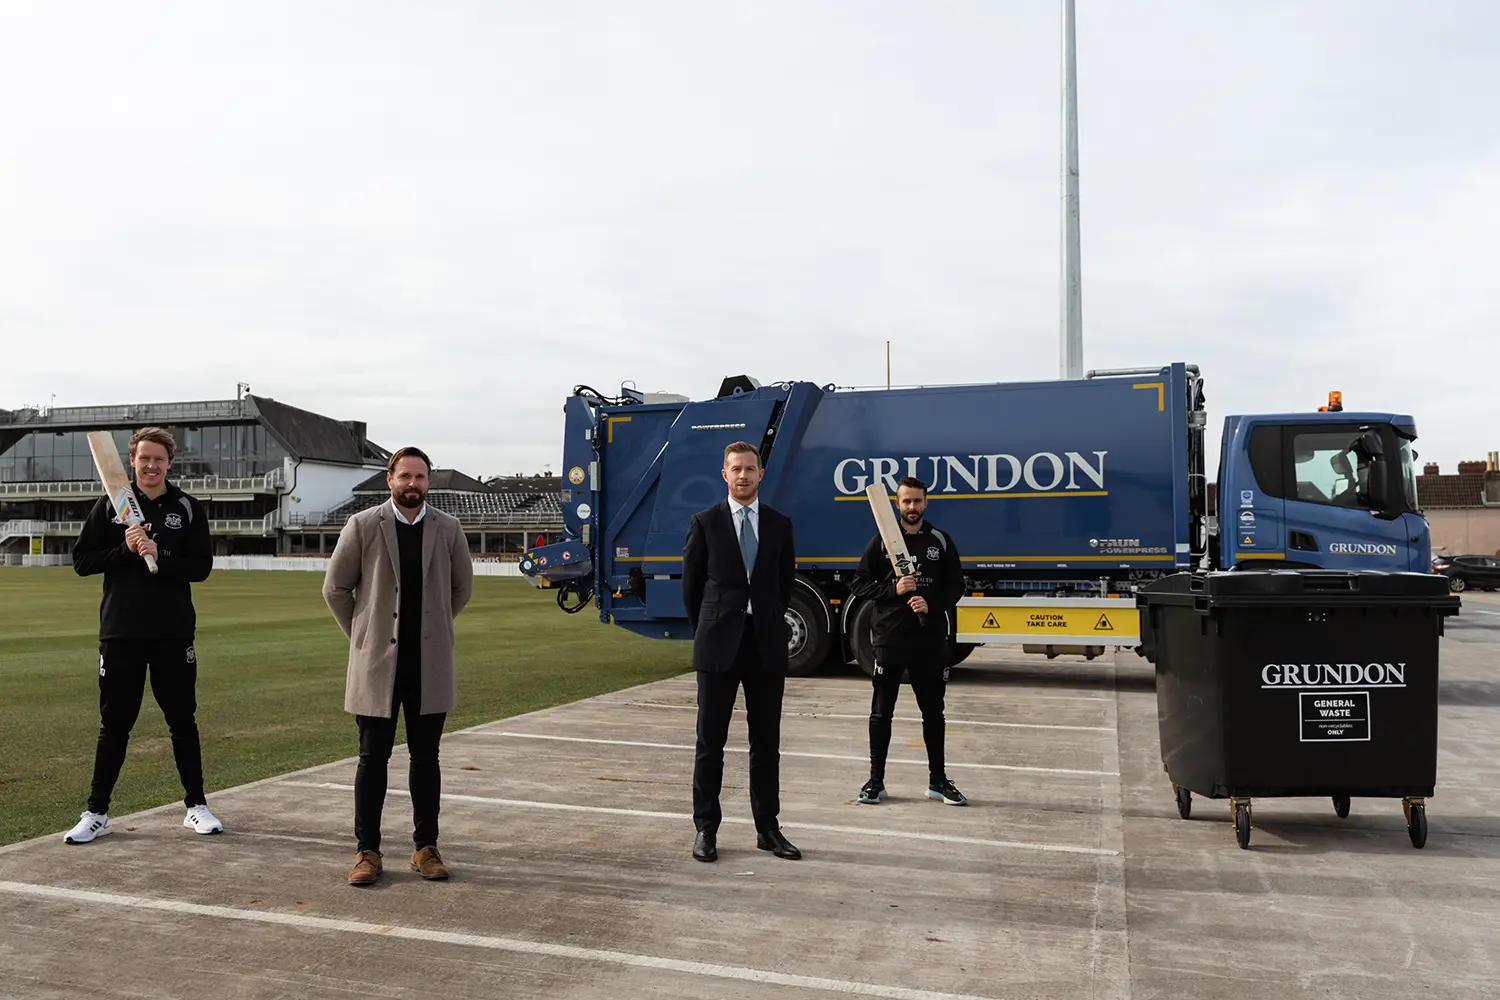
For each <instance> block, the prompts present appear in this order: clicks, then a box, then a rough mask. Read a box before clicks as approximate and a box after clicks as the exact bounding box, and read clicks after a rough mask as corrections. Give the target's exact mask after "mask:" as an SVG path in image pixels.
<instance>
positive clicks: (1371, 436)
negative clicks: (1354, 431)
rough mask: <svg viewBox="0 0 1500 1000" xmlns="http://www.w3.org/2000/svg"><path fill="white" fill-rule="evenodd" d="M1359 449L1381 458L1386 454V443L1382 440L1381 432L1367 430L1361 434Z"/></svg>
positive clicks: (1370, 455) (1368, 454) (1371, 456)
mask: <svg viewBox="0 0 1500 1000" xmlns="http://www.w3.org/2000/svg"><path fill="white" fill-rule="evenodd" d="M1359 450H1360V451H1362V452H1364V453H1365V455H1366V456H1368V457H1369V458H1380V457H1382V456H1384V455H1385V443H1384V442H1383V441H1381V440H1380V435H1379V434H1377V433H1375V432H1374V431H1365V432H1364V433H1363V434H1361V435H1360V436H1359Z"/></svg>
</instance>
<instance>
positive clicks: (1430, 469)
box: [1422, 462, 1442, 476]
mask: <svg viewBox="0 0 1500 1000" xmlns="http://www.w3.org/2000/svg"><path fill="white" fill-rule="evenodd" d="M1422 475H1424V476H1438V475H1442V473H1440V472H1438V464H1437V463H1436V462H1428V463H1427V464H1426V465H1424V466H1422Z"/></svg>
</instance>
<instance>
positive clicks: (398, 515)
mask: <svg viewBox="0 0 1500 1000" xmlns="http://www.w3.org/2000/svg"><path fill="white" fill-rule="evenodd" d="M391 510H393V511H395V512H396V520H398V521H400V522H401V523H402V524H417V523H418V522H420V521H421V520H422V518H424V517H426V516H427V501H425V500H424V501H422V506H421V507H420V508H419V509H418V510H417V516H416V517H414V518H412V519H411V520H410V521H408V520H407V519H406V515H405V514H403V513H401V508H400V507H397V506H396V501H394V500H392V501H391ZM755 537H756V538H759V537H760V535H756V536H755Z"/></svg>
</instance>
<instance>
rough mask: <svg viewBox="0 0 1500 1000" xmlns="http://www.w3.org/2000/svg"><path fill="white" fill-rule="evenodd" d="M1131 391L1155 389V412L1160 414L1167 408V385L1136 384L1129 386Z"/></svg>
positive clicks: (1163, 383)
mask: <svg viewBox="0 0 1500 1000" xmlns="http://www.w3.org/2000/svg"><path fill="white" fill-rule="evenodd" d="M1131 388H1132V389H1155V390H1156V412H1157V413H1161V412H1163V411H1164V410H1166V408H1167V383H1165V382H1137V383H1136V384H1135V385H1133V386H1131Z"/></svg>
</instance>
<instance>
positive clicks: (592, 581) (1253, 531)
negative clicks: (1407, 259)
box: [521, 363, 1430, 674]
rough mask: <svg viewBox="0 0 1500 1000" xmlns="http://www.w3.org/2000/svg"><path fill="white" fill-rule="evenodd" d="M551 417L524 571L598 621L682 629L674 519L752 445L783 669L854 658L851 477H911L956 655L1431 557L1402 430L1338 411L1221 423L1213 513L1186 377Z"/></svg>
mask: <svg viewBox="0 0 1500 1000" xmlns="http://www.w3.org/2000/svg"><path fill="white" fill-rule="evenodd" d="M1334 395H1335V396H1336V395H1337V394H1334ZM1330 398H1331V399H1332V398H1334V397H1330ZM564 414H565V421H566V430H565V433H564V439H563V461H562V470H563V471H562V495H561V500H562V511H563V522H564V525H565V538H563V539H562V540H560V541H556V542H555V543H554V544H551V545H546V546H542V547H539V548H536V549H534V550H531V551H528V552H525V553H524V554H523V556H522V561H521V571H522V573H523V575H524V576H525V577H526V578H527V579H528V580H530V581H531V582H532V583H533V584H535V585H537V586H541V587H550V588H555V589H556V591H557V598H558V604H559V606H560V607H562V608H564V609H565V610H568V611H575V612H576V611H580V610H582V609H583V608H584V607H586V606H587V605H588V604H590V603H593V604H595V605H596V606H597V608H598V611H599V616H600V620H601V621H603V622H607V623H608V622H612V623H614V624H615V625H618V626H620V627H622V628H625V629H629V630H630V631H632V632H635V633H638V634H640V635H643V636H649V637H654V638H664V639H687V638H690V635H689V627H688V622H687V618H686V614H685V611H684V609H683V604H682V580H681V575H682V548H683V541H684V537H685V534H686V530H687V525H688V521H689V519H690V518H691V516H692V515H693V513H694V512H696V511H698V510H701V509H703V508H705V507H708V506H710V505H712V504H714V503H716V502H717V501H719V500H721V499H723V497H724V495H725V486H724V481H723V479H722V478H721V476H720V472H719V470H720V468H721V467H722V455H723V450H724V447H725V445H727V444H729V443H731V442H734V441H741V440H743V441H748V442H751V443H752V444H755V445H758V446H759V447H760V450H761V455H762V459H763V462H764V465H765V469H766V473H765V478H764V480H763V482H762V484H761V496H762V498H763V499H764V500H765V502H766V503H769V504H770V505H772V506H773V507H776V508H777V509H778V510H781V511H783V512H784V513H786V514H788V515H789V516H790V517H791V518H792V520H793V523H794V525H795V532H796V544H797V587H796V590H795V593H794V596H793V599H792V605H791V608H790V609H789V610H788V612H787V619H788V628H789V635H790V643H791V663H792V671H793V672H794V673H796V674H808V673H812V672H813V671H815V670H817V669H818V668H819V667H820V666H821V665H823V664H824V663H826V662H829V661H838V662H849V661H850V660H854V661H857V662H859V663H860V665H861V666H863V667H864V668H865V669H866V670H867V671H868V670H872V669H873V658H872V653H871V650H870V644H869V620H870V614H871V612H872V611H873V608H872V607H871V606H870V605H868V604H866V603H864V602H861V601H860V600H859V599H858V598H857V597H855V596H854V595H853V594H851V593H850V591H849V589H848V582H849V578H850V576H851V574H852V573H853V571H854V568H855V566H856V565H857V563H858V561H859V557H860V554H861V553H862V552H863V550H864V547H865V545H866V543H867V542H868V541H869V539H870V538H871V537H872V535H873V534H874V532H875V526H874V519H873V518H872V516H871V511H870V507H869V501H868V499H867V497H866V493H865V488H866V486H868V485H870V484H872V483H881V484H883V485H884V486H885V488H886V490H887V491H888V492H889V493H890V494H891V495H892V496H893V497H894V495H895V492H896V483H897V480H898V479H900V478H901V477H902V476H907V475H911V476H915V477H917V478H919V479H921V480H923V481H924V482H926V483H928V484H929V498H930V505H929V507H928V517H929V518H930V520H931V521H932V522H933V523H934V524H937V525H938V526H939V527H941V528H943V529H944V530H945V531H947V532H948V533H949V534H950V535H951V536H952V537H953V539H954V541H955V544H956V545H957V546H958V549H959V552H960V554H961V555H962V558H963V565H964V569H965V571H966V573H965V575H966V579H967V589H966V594H967V595H968V596H966V597H965V598H964V599H963V601H962V603H961V604H960V605H959V607H958V608H957V613H956V615H955V616H953V619H954V620H949V621H947V622H946V625H947V627H948V629H949V632H950V635H951V636H952V641H953V643H954V650H953V654H954V661H955V662H957V661H959V660H961V659H962V658H963V657H964V656H966V655H967V654H968V652H969V651H971V650H972V649H973V648H974V647H975V646H976V645H981V644H984V643H1002V644H1020V645H1022V646H1023V647H1025V648H1026V649H1027V650H1028V651H1031V652H1039V653H1046V654H1048V655H1055V654H1058V653H1065V652H1066V653H1083V654H1084V655H1087V656H1090V657H1092V656H1095V655H1098V654H1099V653H1102V652H1104V650H1105V649H1107V648H1109V647H1138V646H1139V644H1140V630H1139V625H1138V618H1139V616H1138V613H1137V612H1136V611H1135V609H1134V592H1135V590H1136V588H1137V587H1139V586H1140V585H1142V584H1144V583H1147V582H1149V581H1151V580H1154V579H1156V578H1158V577H1160V576H1163V575H1165V574H1170V573H1178V572H1182V571H1185V570H1192V569H1243V568H1270V567H1286V568H1328V569H1387V570H1415V571H1420V572H1425V571H1427V570H1428V568H1429V549H1430V543H1429V534H1428V527H1427V522H1426V520H1425V519H1424V518H1423V517H1422V515H1421V513H1420V510H1419V508H1418V505H1417V495H1416V479H1415V474H1414V471H1413V470H1414V460H1415V453H1414V452H1413V450H1412V444H1413V442H1414V441H1415V440H1416V437H1417V431H1416V425H1415V423H1414V422H1413V420H1412V418H1411V417H1409V416H1404V415H1400V414H1392V413H1365V412H1360V413H1355V412H1345V411H1343V410H1342V409H1341V408H1340V405H1339V404H1336V405H1334V406H1330V407H1324V408H1322V409H1320V410H1319V411H1316V412H1312V411H1310V412H1306V413H1280V414H1265V415H1255V416H1230V417H1226V418H1225V420H1224V427H1223V433H1222V444H1221V447H1220V452H1219V467H1218V473H1217V476H1216V477H1215V482H1216V484H1217V501H1218V502H1217V511H1216V512H1214V511H1211V510H1210V495H1209V494H1210V490H1209V477H1208V476H1207V475H1206V473H1205V449H1204V436H1205V433H1206V430H1207V424H1208V421H1207V414H1206V412H1205V409H1204V381H1203V378H1202V376H1201V374H1200V372H1199V370H1198V369H1197V367H1196V366H1193V365H1187V364H1181V363H1178V364H1172V365H1168V366H1166V367H1163V368H1143V369H1128V370H1117V371H1101V372H1090V373H1089V375H1088V377H1086V378H1083V379H1073V380H1049V381H1037V382H1018V383H1001V384H981V385H944V386H933V387H924V388H903V389H883V390H844V389H836V388H835V387H833V386H819V385H815V384H813V383H811V382H779V383H775V384H767V385H762V384H760V383H758V382H756V381H755V380H754V379H751V378H749V377H746V376H735V377H732V378H727V379H725V380H724V383H723V385H722V387H721V388H720V391H719V393H718V394H717V396H716V397H715V398H713V399H704V400H692V399H688V398H686V397H683V396H677V395H669V394H648V393H642V392H638V391H636V390H635V389H622V390H621V394H620V395H619V396H615V397H607V396H604V395H602V394H600V393H599V392H597V391H595V390H593V389H590V388H588V387H586V386H580V387H578V388H577V389H576V390H575V391H574V393H573V395H572V396H571V397H569V398H568V400H567V402H566V404H565V406H564ZM916 555H917V557H918V558H920V553H918V554H916Z"/></svg>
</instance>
